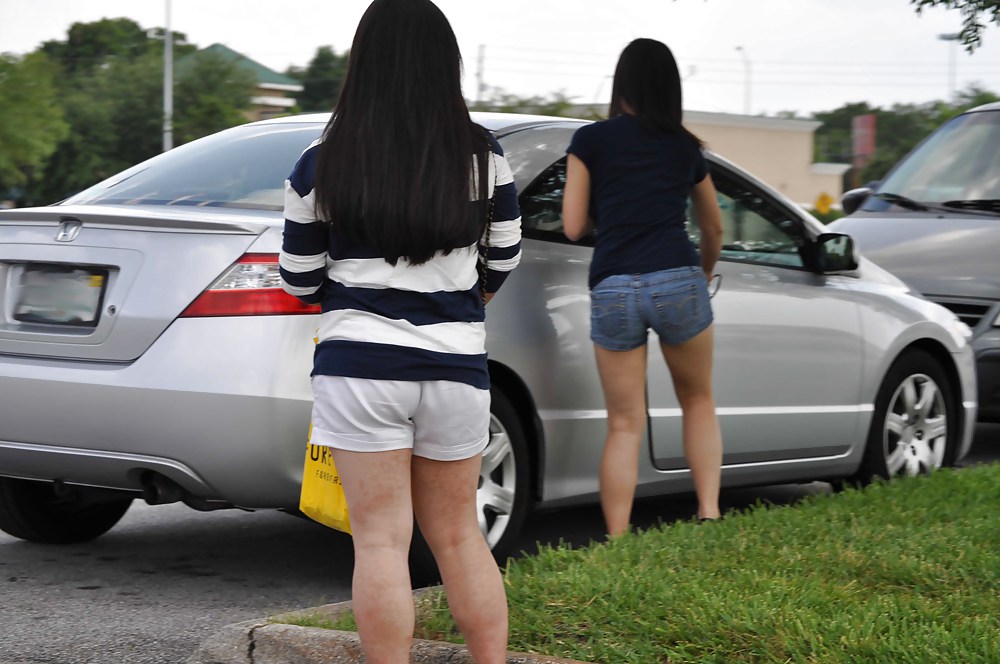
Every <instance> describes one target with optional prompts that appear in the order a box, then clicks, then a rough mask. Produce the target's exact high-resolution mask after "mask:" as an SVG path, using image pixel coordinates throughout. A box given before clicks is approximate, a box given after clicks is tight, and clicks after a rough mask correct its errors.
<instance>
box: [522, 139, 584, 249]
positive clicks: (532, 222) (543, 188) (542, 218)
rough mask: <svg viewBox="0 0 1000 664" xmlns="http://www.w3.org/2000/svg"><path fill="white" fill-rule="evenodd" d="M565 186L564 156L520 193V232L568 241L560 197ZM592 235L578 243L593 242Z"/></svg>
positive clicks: (542, 238)
mask: <svg viewBox="0 0 1000 664" xmlns="http://www.w3.org/2000/svg"><path fill="white" fill-rule="evenodd" d="M565 187H566V158H565V157H563V158H562V159H560V160H559V161H557V162H556V163H554V164H552V165H551V166H549V167H548V168H547V169H545V171H543V172H542V174H541V175H539V176H538V177H537V178H535V181H534V182H532V183H531V184H530V185H528V188H527V189H526V190H525V191H524V193H523V194H522V195H521V232H522V233H523V234H524V236H525V237H530V238H534V239H537V240H548V241H549V242H569V240H568V239H567V238H566V236H565V235H564V234H563V220H562V199H563V189H565ZM593 241H594V238H593V236H590V237H586V238H584V239H582V240H580V242H579V244H589V245H593V243H594V242H593Z"/></svg>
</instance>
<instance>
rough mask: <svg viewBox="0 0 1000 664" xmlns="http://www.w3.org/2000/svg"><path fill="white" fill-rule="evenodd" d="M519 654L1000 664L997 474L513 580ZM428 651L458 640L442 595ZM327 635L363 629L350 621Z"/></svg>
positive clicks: (613, 550) (556, 565)
mask: <svg viewBox="0 0 1000 664" xmlns="http://www.w3.org/2000/svg"><path fill="white" fill-rule="evenodd" d="M505 580H506V584H507V593H508V598H509V602H510V649H511V650H515V651H522V652H534V653H542V654H548V655H555V656H561V657H569V658H573V659H579V660H584V661H588V662H608V663H614V664H619V663H643V664H645V663H654V662H655V663H657V664H664V663H668V662H669V663H674V662H720V663H721V662H727V663H730V662H822V663H823V664H838V663H841V662H844V663H846V662H865V663H869V662H872V663H876V662H885V663H886V664H889V663H891V664H905V663H909V662H913V663H914V664H916V663H921V664H923V663H924V662H962V663H973V662H1000V465H991V466H979V467H975V468H968V469H964V470H961V471H952V470H944V471H939V472H936V473H934V474H932V475H931V476H928V477H920V478H914V479H905V480H896V481H893V482H889V483H881V484H876V485H873V486H871V487H868V488H866V489H864V490H861V491H858V490H848V491H846V492H843V493H840V494H835V495H819V496H814V497H811V498H809V499H807V500H805V501H803V502H800V503H798V504H796V505H794V506H789V507H766V506H763V505H758V506H757V507H755V508H753V509H751V510H749V511H747V512H744V513H741V514H734V515H730V516H729V517H728V518H727V519H726V520H724V521H722V522H719V523H712V524H704V525H699V524H696V523H677V524H673V525H666V526H662V527H659V528H656V529H652V530H649V531H645V532H641V533H638V534H635V535H628V536H625V537H622V538H618V539H616V540H614V541H612V542H609V543H600V544H592V545H591V546H589V547H585V548H580V549H571V548H569V547H565V546H555V547H545V548H543V549H542V550H541V551H540V552H539V553H538V555H537V556H532V557H527V558H523V559H518V560H514V561H512V562H511V563H510V564H509V565H508V567H507V571H506V577H505ZM418 605H419V609H418V623H419V627H418V637H420V638H431V639H438V640H446V641H454V642H461V637H460V635H459V634H458V632H457V630H456V628H455V626H454V623H453V622H452V621H451V617H450V615H449V614H448V610H447V603H446V600H445V599H444V598H443V596H442V595H441V593H440V592H432V593H429V594H427V595H426V596H425V597H423V598H421V599H420V600H419V602H418ZM324 626H329V627H335V628H337V629H348V630H349V629H353V628H354V624H353V616H350V615H347V616H344V617H343V618H341V619H340V620H338V621H336V622H334V623H333V624H328V625H324Z"/></svg>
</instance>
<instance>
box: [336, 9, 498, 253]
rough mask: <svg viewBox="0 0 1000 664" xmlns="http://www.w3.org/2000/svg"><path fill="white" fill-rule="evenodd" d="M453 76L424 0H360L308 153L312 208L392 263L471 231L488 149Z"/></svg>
mask: <svg viewBox="0 0 1000 664" xmlns="http://www.w3.org/2000/svg"><path fill="white" fill-rule="evenodd" d="M461 78H462V60H461V54H460V52H459V49H458V42H457V40H456V39H455V33H454V32H453V31H452V29H451V26H450V25H449V23H448V19H447V18H445V16H444V14H443V13H441V10H440V9H438V8H437V6H435V5H434V4H433V3H432V2H430V0H375V1H374V2H372V3H371V5H369V7H368V10H367V11H366V12H365V14H364V16H363V17H362V18H361V22H360V24H359V25H358V29H357V32H356V33H355V36H354V43H353V44H352V46H351V51H350V56H349V61H348V69H347V75H346V77H345V80H344V86H343V89H342V91H341V93H340V97H339V99H338V101H337V105H336V107H335V108H334V112H333V117H332V118H331V119H330V122H329V123H328V124H327V126H326V130H325V133H324V141H323V144H322V145H321V146H320V148H319V151H318V154H317V164H316V210H317V214H318V216H319V217H320V218H321V219H325V220H327V221H328V222H329V223H331V224H332V225H333V226H334V227H335V228H336V229H337V230H338V231H339V232H341V233H343V234H344V235H345V236H346V237H347V238H348V239H350V240H352V241H355V242H360V243H362V244H364V245H366V246H368V247H370V248H371V249H373V250H375V251H377V252H378V253H379V255H380V256H384V257H385V259H386V260H387V261H389V262H390V263H392V264H393V265H395V264H396V262H397V261H398V260H399V259H400V258H405V259H407V260H409V261H410V262H412V263H415V264H417V263H422V262H425V261H427V260H429V259H430V258H431V257H432V256H433V255H434V254H435V253H436V252H438V251H445V252H447V251H450V250H452V249H458V248H461V247H467V246H469V245H471V244H474V243H475V242H476V241H477V240H478V239H479V237H480V234H481V233H482V231H483V228H484V225H485V220H486V204H485V202H486V200H487V198H486V193H485V192H486V188H487V184H486V182H487V179H486V174H487V172H488V170H487V158H488V156H489V152H490V150H491V148H490V143H489V140H488V138H487V133H486V130H485V129H483V128H482V127H480V126H479V125H477V124H475V123H473V122H472V120H471V118H470V117H469V109H468V107H467V106H466V103H465V98H464V97H463V96H462V83H461ZM473 158H475V159H476V160H477V162H478V164H479V173H480V176H481V177H480V178H479V182H478V183H477V184H476V185H473V184H472V177H471V175H470V173H471V169H472V164H473ZM473 186H476V187H477V188H478V191H477V192H476V194H477V196H473V195H472V194H473V191H472V188H473ZM476 198H478V199H479V201H480V203H479V204H475V203H472V202H470V201H473V200H475V199H476Z"/></svg>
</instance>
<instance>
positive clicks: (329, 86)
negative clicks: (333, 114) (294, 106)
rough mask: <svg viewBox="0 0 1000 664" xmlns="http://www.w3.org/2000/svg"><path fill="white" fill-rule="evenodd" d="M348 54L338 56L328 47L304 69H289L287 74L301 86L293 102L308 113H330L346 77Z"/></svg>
mask: <svg viewBox="0 0 1000 664" xmlns="http://www.w3.org/2000/svg"><path fill="white" fill-rule="evenodd" d="M348 57H349V54H348V53H344V54H343V55H337V54H336V53H334V51H333V47H331V46H320V47H319V48H318V49H316V55H314V56H313V59H312V60H310V61H309V66H308V67H306V68H305V69H299V68H291V69H289V70H288V71H287V72H286V74H287V75H289V76H291V77H292V78H294V79H296V80H297V81H299V82H300V83H302V92H300V93H299V95H298V97H296V100H297V102H298V106H299V108H300V109H301V110H302V111H304V112H307V113H310V112H327V111H331V110H333V107H334V104H336V102H337V97H338V96H339V95H340V88H341V86H343V84H344V76H346V75H347V59H348Z"/></svg>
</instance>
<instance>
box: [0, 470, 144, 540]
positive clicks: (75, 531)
mask: <svg viewBox="0 0 1000 664" xmlns="http://www.w3.org/2000/svg"><path fill="white" fill-rule="evenodd" d="M131 504H132V498H120V497H108V494H107V492H101V491H99V490H88V489H87V488H85V487H72V488H68V489H66V490H61V491H57V490H56V485H54V484H52V483H49V482H34V481H30V480H19V479H12V478H6V477H0V530H2V531H4V532H5V533H7V534H8V535H12V536H13V537H18V538H20V539H23V540H28V541H29V542H38V543H41V544H76V543H78V542H86V541H89V540H92V539H94V538H95V537H99V536H101V535H103V534H104V533H106V532H108V530H110V529H111V528H112V527H113V526H114V525H115V524H116V523H118V522H119V521H120V520H121V518H122V517H123V516H124V515H125V512H126V510H128V508H129V505H131Z"/></svg>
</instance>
